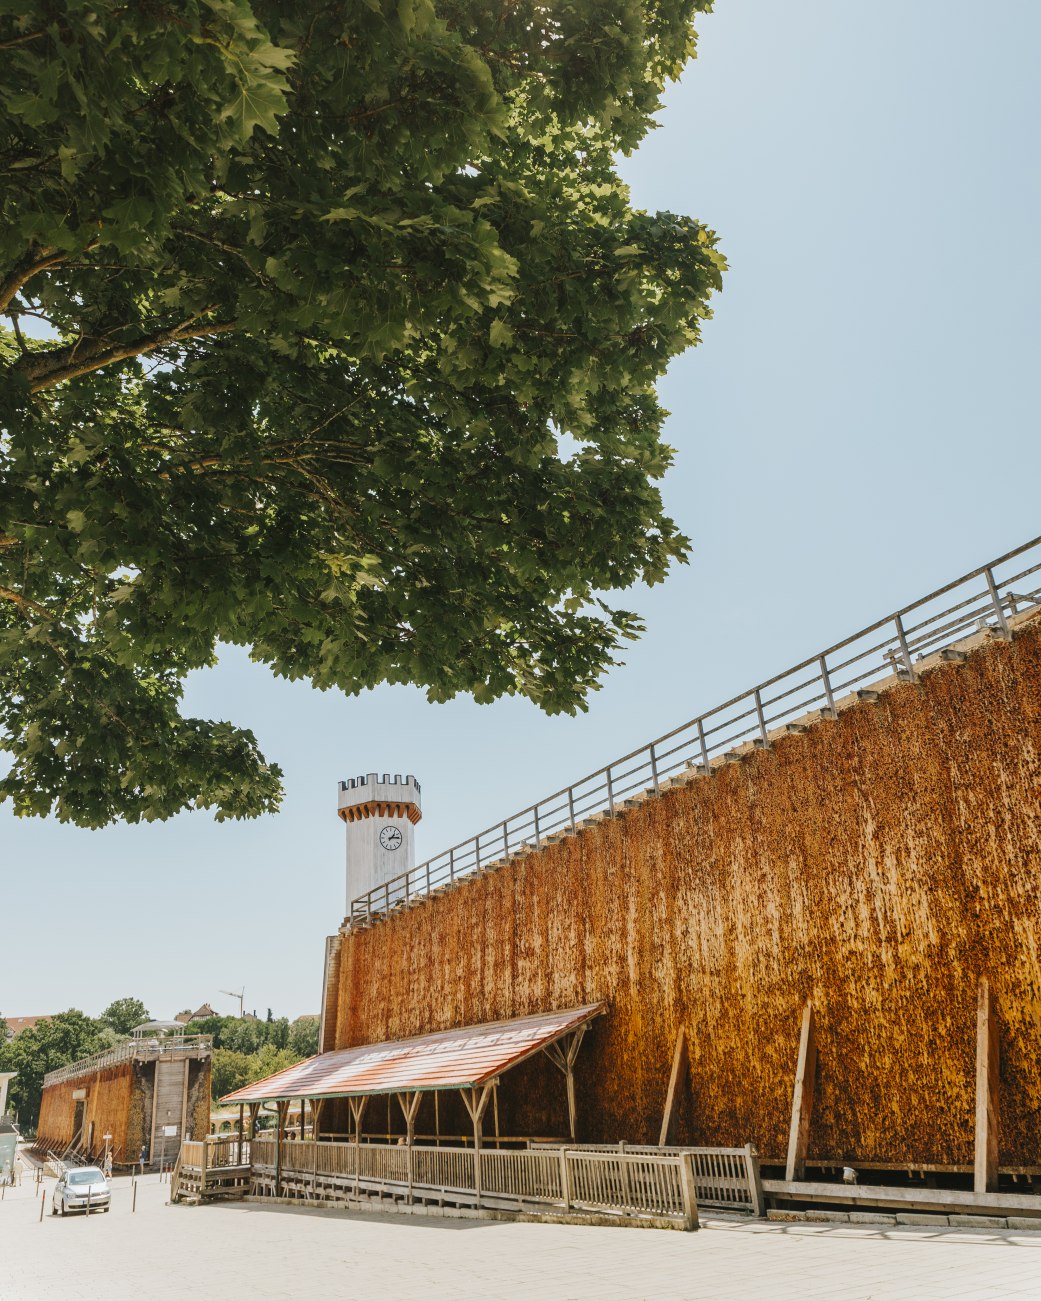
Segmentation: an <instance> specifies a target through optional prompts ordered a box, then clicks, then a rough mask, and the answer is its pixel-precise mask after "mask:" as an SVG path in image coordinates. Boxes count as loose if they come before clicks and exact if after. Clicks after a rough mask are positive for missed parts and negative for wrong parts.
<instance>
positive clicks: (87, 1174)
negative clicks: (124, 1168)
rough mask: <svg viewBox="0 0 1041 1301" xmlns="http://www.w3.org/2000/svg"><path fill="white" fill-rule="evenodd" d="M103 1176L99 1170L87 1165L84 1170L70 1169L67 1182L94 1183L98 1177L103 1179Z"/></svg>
mask: <svg viewBox="0 0 1041 1301" xmlns="http://www.w3.org/2000/svg"><path fill="white" fill-rule="evenodd" d="M103 1178H104V1175H103V1174H102V1173H101V1171H100V1170H95V1169H94V1168H93V1167H92V1166H88V1168H87V1169H86V1170H73V1171H71V1172H70V1174H69V1183H70V1184H94V1183H97V1182H98V1180H99V1179H103Z"/></svg>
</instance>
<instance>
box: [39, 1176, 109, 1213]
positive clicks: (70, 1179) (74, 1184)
mask: <svg viewBox="0 0 1041 1301" xmlns="http://www.w3.org/2000/svg"><path fill="white" fill-rule="evenodd" d="M111 1196H112V1189H111V1188H110V1187H109V1184H108V1180H107V1179H106V1178H105V1176H104V1175H103V1174H102V1173H101V1171H100V1170H99V1169H98V1168H97V1166H94V1165H85V1166H79V1167H77V1168H76V1169H74V1170H66V1171H65V1173H64V1174H63V1175H62V1177H61V1178H60V1179H59V1180H58V1182H57V1184H56V1186H55V1189H54V1196H53V1198H52V1199H51V1214H52V1215H68V1214H69V1212H70V1211H84V1212H85V1211H86V1210H87V1204H88V1201H89V1203H90V1209H91V1210H92V1211H107V1210H108V1205H109V1200H110V1198H111Z"/></svg>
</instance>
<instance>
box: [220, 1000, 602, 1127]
mask: <svg viewBox="0 0 1041 1301" xmlns="http://www.w3.org/2000/svg"><path fill="white" fill-rule="evenodd" d="M604 1011H606V1006H605V1004H603V1003H591V1004H589V1006H587V1007H572V1008H568V1009H566V1010H565V1011H562V1012H542V1013H540V1014H539V1015H537V1016H522V1017H517V1018H516V1019H515V1020H512V1021H491V1022H488V1023H486V1024H485V1025H469V1026H463V1027H462V1028H460V1029H458V1030H440V1031H438V1032H437V1033H435V1034H424V1035H420V1036H419V1037H418V1038H416V1039H399V1040H391V1041H390V1042H388V1043H380V1044H366V1045H364V1046H362V1047H359V1048H339V1049H337V1050H336V1051H335V1052H330V1053H319V1054H318V1056H317V1057H309V1058H308V1059H307V1061H304V1062H298V1063H297V1064H296V1065H295V1066H287V1067H286V1068H285V1070H282V1071H277V1072H276V1073H275V1074H274V1075H269V1076H268V1077H267V1079H266V1080H258V1081H257V1083H256V1084H247V1085H246V1086H245V1087H244V1088H241V1089H236V1090H235V1092H234V1093H229V1094H227V1095H226V1096H225V1097H223V1098H222V1099H221V1101H222V1102H274V1101H277V1100H280V1099H290V1098H346V1097H363V1096H365V1095H367V1094H373V1093H394V1092H399V1091H401V1092H405V1091H409V1090H412V1089H418V1090H421V1091H424V1090H428V1089H460V1088H469V1087H471V1086H473V1085H476V1084H484V1083H486V1082H487V1081H488V1080H491V1079H493V1078H494V1077H495V1076H496V1075H499V1074H501V1072H502V1071H505V1070H508V1069H509V1067H511V1066H516V1065H517V1064H518V1062H521V1061H523V1060H524V1059H525V1058H526V1057H530V1056H531V1055H532V1054H533V1053H537V1052H538V1051H539V1049H540V1048H543V1047H545V1046H547V1045H548V1044H551V1043H553V1041H554V1040H556V1039H559V1038H561V1037H562V1036H563V1035H565V1034H567V1033H568V1032H569V1031H571V1030H577V1029H578V1027H579V1026H580V1025H583V1024H584V1023H585V1022H586V1021H589V1020H591V1019H592V1018H593V1017H594V1016H599V1015H600V1014H601V1013H602V1012H604Z"/></svg>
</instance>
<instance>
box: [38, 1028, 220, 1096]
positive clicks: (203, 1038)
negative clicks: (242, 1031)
mask: <svg viewBox="0 0 1041 1301" xmlns="http://www.w3.org/2000/svg"><path fill="white" fill-rule="evenodd" d="M212 1047H213V1036H212V1035H208V1034H185V1035H173V1036H171V1037H168V1038H166V1039H128V1040H126V1042H125V1043H121V1044H116V1046H115V1047H114V1048H103V1049H102V1050H101V1052H99V1053H92V1054H91V1056H90V1057H81V1058H80V1060H79V1061H78V1062H70V1063H69V1064H68V1065H67V1066H59V1067H57V1068H56V1069H55V1070H53V1071H48V1072H47V1074H46V1075H45V1076H44V1077H43V1087H44V1088H45V1089H46V1088H49V1087H50V1086H51V1085H52V1084H61V1083H63V1082H64V1081H65V1080H74V1079H76V1077H77V1076H79V1075H89V1074H92V1073H93V1072H95V1071H100V1070H104V1069H105V1067H106V1066H116V1065H118V1064H119V1063H120V1062H125V1061H131V1060H138V1061H151V1060H152V1058H153V1057H165V1056H166V1055H168V1054H169V1053H174V1052H191V1053H206V1052H209V1051H210V1049H211V1048H212Z"/></svg>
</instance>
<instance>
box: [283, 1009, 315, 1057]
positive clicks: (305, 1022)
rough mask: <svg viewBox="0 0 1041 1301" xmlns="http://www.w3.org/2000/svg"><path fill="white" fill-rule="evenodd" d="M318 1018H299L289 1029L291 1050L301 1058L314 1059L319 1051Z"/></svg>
mask: <svg viewBox="0 0 1041 1301" xmlns="http://www.w3.org/2000/svg"><path fill="white" fill-rule="evenodd" d="M318 1025H319V1018H318V1017H317V1016H298V1017H297V1019H296V1020H295V1021H294V1022H293V1024H292V1025H291V1026H290V1027H289V1044H288V1046H289V1048H291V1049H292V1051H293V1052H294V1053H296V1054H297V1055H298V1056H299V1057H313V1056H314V1055H315V1053H316V1052H317V1051H318Z"/></svg>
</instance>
